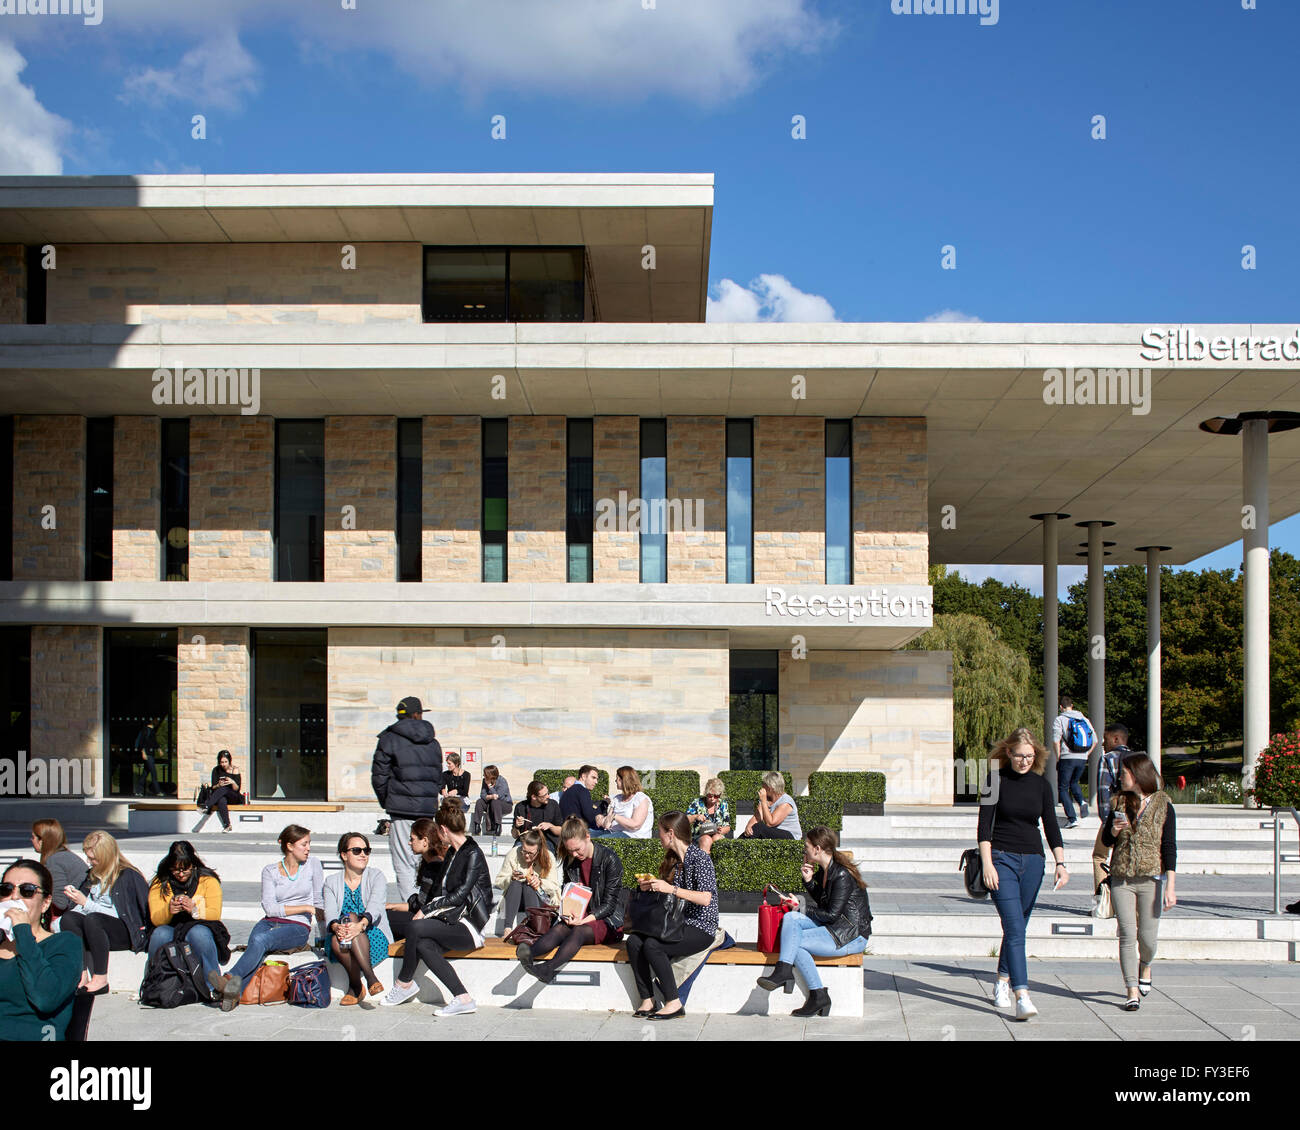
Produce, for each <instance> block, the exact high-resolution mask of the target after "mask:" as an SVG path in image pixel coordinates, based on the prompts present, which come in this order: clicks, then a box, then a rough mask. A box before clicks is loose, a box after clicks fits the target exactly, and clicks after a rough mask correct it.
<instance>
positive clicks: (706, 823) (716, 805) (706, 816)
mask: <svg viewBox="0 0 1300 1130" xmlns="http://www.w3.org/2000/svg"><path fill="white" fill-rule="evenodd" d="M781 783H782V785H784V784H785V782H784V781H782V782H781ZM726 793H727V788H726V786H725V785H724V784H723V783H722V782H721V781H720V780H718V778H717V777H710V778H709V780H708V782H707V783H706V784H705V786H704V795H703V796H701V797H698V798H697V799H695V800H693V801H691V803H690V804H688V805H687V806H686V819H687V821H688V822H689V823H690V825H691V838H692V839H693V840H694V841H695V843H696V845H697V846H698V847H699V849H700V851H702V852H704V854H705V855H708V854H709V849H710V848H711V847H713V841H714V840H720V839H723V838H725V837H726V836H729V835H730V834H731V808H730V806H729V805H728V804H727V801H726V799H725V798H726Z"/></svg>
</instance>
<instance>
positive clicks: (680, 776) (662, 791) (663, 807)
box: [639, 769, 700, 817]
mask: <svg viewBox="0 0 1300 1130" xmlns="http://www.w3.org/2000/svg"><path fill="white" fill-rule="evenodd" d="M639 772H640V773H641V788H642V789H643V790H644V791H645V793H646V795H647V796H648V797H650V799H651V800H652V801H654V806H655V816H656V817H658V816H660V815H662V814H663V813H665V812H685V811H686V808H687V806H688V805H689V804H690V803H691V801H693V800H698V799H699V796H700V775H699V773H697V772H696V771H695V770H694V769H645V770H640V771H639Z"/></svg>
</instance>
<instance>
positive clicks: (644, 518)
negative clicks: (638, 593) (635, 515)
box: [640, 420, 668, 584]
mask: <svg viewBox="0 0 1300 1130" xmlns="http://www.w3.org/2000/svg"><path fill="white" fill-rule="evenodd" d="M667 493H668V421H667V420H642V421H641V488H640V497H641V580H642V582H643V583H644V584H664V583H666V582H667V580H668V529H667V516H668V505H667Z"/></svg>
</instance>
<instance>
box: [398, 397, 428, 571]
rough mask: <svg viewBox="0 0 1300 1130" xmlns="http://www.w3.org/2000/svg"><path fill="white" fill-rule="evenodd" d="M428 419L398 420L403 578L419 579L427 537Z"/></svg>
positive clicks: (399, 561) (399, 567) (399, 539)
mask: <svg viewBox="0 0 1300 1130" xmlns="http://www.w3.org/2000/svg"><path fill="white" fill-rule="evenodd" d="M423 431H424V421H423V420H420V419H413V420H412V419H407V420H398V421H397V553H398V565H397V567H398V574H397V579H398V580H399V581H419V580H422V579H423V577H422V575H421V567H422V566H421V562H422V558H423V554H422V545H421V543H422V541H423V537H424V522H423V503H424V484H423V478H424V446H423V445H424V440H423Z"/></svg>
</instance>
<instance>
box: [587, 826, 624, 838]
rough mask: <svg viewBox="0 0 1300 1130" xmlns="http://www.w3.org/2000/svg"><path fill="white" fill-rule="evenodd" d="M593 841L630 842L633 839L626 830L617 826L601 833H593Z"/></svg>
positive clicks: (602, 830) (603, 829) (604, 829)
mask: <svg viewBox="0 0 1300 1130" xmlns="http://www.w3.org/2000/svg"><path fill="white" fill-rule="evenodd" d="M591 838H592V839H593V840H601V839H605V840H630V839H631V838H632V837H631V836H629V835H628V834H627V829H626V828H620V827H619V826H618V825H617V824H615V825H614V827H612V828H602V829H601V830H600V831H599V832H597V831H593V832H592V833H591Z"/></svg>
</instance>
